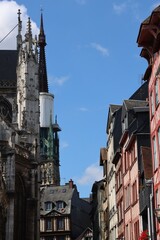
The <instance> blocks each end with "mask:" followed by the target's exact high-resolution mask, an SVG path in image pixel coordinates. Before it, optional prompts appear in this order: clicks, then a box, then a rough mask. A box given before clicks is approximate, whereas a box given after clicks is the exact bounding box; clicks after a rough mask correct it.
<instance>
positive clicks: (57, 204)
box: [56, 201, 65, 210]
mask: <svg viewBox="0 0 160 240" xmlns="http://www.w3.org/2000/svg"><path fill="white" fill-rule="evenodd" d="M56 208H57V210H61V209H63V208H65V203H64V202H63V201H57V202H56Z"/></svg>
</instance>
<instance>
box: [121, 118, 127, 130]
mask: <svg viewBox="0 0 160 240" xmlns="http://www.w3.org/2000/svg"><path fill="white" fill-rule="evenodd" d="M127 129H128V123H127V117H126V116H125V117H124V119H123V121H122V131H123V132H124V131H125V130H127Z"/></svg>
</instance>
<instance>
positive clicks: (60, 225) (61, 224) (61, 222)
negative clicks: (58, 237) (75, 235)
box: [57, 218, 64, 230]
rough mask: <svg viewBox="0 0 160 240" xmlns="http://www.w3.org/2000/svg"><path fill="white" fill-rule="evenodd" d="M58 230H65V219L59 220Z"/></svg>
mask: <svg viewBox="0 0 160 240" xmlns="http://www.w3.org/2000/svg"><path fill="white" fill-rule="evenodd" d="M57 230H64V219H63V218H57Z"/></svg>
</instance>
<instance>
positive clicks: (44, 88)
mask: <svg viewBox="0 0 160 240" xmlns="http://www.w3.org/2000/svg"><path fill="white" fill-rule="evenodd" d="M38 45H39V48H40V52H39V92H47V93H48V80H47V69H46V57H45V46H46V38H45V34H44V28H43V15H42V13H41V24H40V33H39V39H38Z"/></svg>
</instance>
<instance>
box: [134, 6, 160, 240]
mask: <svg viewBox="0 0 160 240" xmlns="http://www.w3.org/2000/svg"><path fill="white" fill-rule="evenodd" d="M159 40H160V6H158V7H157V8H156V9H155V10H154V11H153V12H152V13H151V15H150V16H149V17H148V18H147V19H146V20H145V21H144V22H143V23H142V24H141V26H140V30H139V35H138V39H137V42H138V45H139V47H142V51H141V56H142V57H144V58H145V59H146V60H147V61H148V68H147V70H146V72H145V74H144V80H147V81H148V93H149V108H150V138H151V149H152V164H153V178H152V183H153V184H152V187H153V197H154V198H153V215H155V214H156V213H158V211H157V209H159V208H160V104H159V103H160V41H159ZM152 225H154V227H155V230H154V234H155V236H157V240H160V224H159V223H158V220H157V218H153V222H152ZM154 234H153V236H154ZM153 236H152V238H153Z"/></svg>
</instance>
